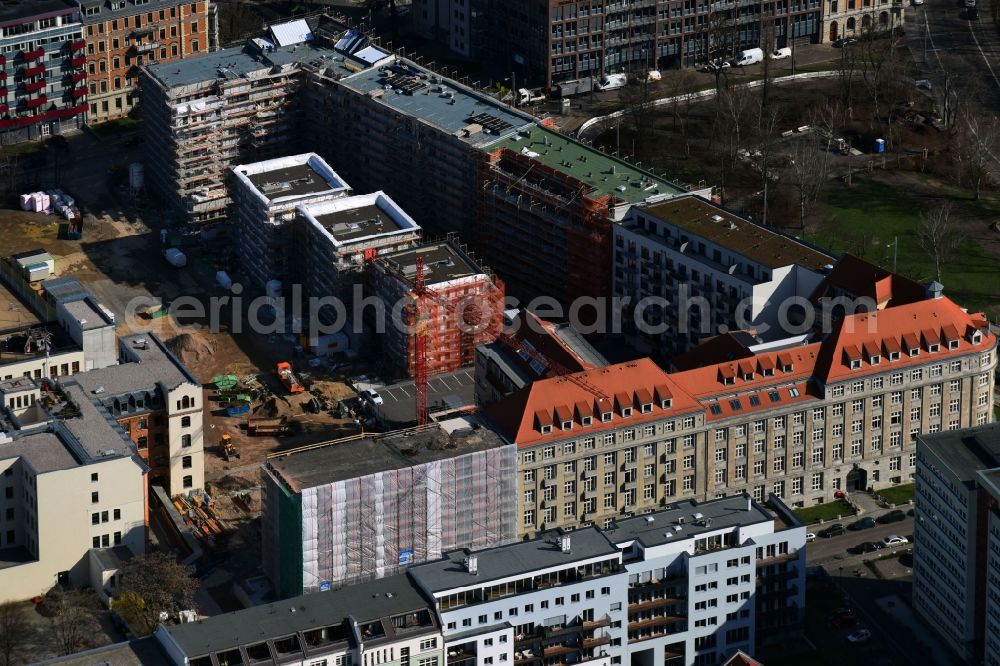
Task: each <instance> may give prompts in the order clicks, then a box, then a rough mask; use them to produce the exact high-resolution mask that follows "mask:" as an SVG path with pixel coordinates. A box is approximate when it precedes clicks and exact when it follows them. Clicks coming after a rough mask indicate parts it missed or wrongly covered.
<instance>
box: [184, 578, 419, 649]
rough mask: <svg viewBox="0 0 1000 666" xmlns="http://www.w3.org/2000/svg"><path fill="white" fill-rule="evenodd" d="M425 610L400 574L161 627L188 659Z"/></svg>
mask: <svg viewBox="0 0 1000 666" xmlns="http://www.w3.org/2000/svg"><path fill="white" fill-rule="evenodd" d="M429 608H430V604H429V603H428V601H427V600H426V599H425V598H424V597H423V595H422V594H421V593H420V591H419V590H418V589H417V588H416V587H415V586H414V585H413V583H412V582H411V581H410V580H409V578H407V576H406V574H400V575H396V576H388V577H386V578H379V579H376V580H372V581H367V582H364V583H358V584H357V585H350V586H348V587H344V588H340V589H338V590H330V591H328V592H317V593H314V594H309V595H303V596H300V597H295V598H292V599H285V600H283V601H278V602H275V603H271V604H265V605H263V606H255V607H253V608H247V609H244V610H240V611H236V612H233V613H225V614H223V615H216V616H213V617H210V618H206V619H204V620H198V621H197V622H189V623H186V624H181V625H176V626H170V627H166V631H167V632H168V633H169V634H170V636H171V638H173V639H174V640H175V641H176V642H177V644H178V645H179V646H180V647H181V649H182V650H183V651H184V653H185V655H186V656H188V657H198V656H202V655H206V654H209V653H212V652H218V651H220V650H227V649H231V648H234V647H237V646H240V645H251V644H254V643H260V642H262V641H266V640H268V639H274V638H280V637H282V636H288V635H291V634H294V633H297V632H302V631H308V630H310V629H318V628H322V627H330V626H335V625H340V624H341V623H342V622H343V621H344V619H345V618H347V617H348V616H351V617H353V618H354V619H355V620H357V621H358V622H359V623H363V622H371V621H374V620H378V619H380V618H387V617H391V616H394V615H399V614H403V613H408V612H410V611H418V610H427V609H429Z"/></svg>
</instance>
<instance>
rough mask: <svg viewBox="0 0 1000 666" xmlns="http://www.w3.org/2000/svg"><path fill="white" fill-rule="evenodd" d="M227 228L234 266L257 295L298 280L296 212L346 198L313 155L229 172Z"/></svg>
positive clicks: (337, 178)
mask: <svg viewBox="0 0 1000 666" xmlns="http://www.w3.org/2000/svg"><path fill="white" fill-rule="evenodd" d="M232 178H233V185H232V187H230V188H229V189H230V193H231V197H232V200H233V203H234V205H233V216H232V219H233V222H234V224H235V231H236V234H237V247H238V252H239V258H240V265H241V267H242V269H243V272H244V273H245V274H246V276H247V277H248V278H249V279H250V281H251V283H252V284H253V285H254V286H255V287H257V288H258V289H263V288H264V286H265V285H266V284H267V283H268V282H270V281H272V280H276V281H278V282H279V283H283V284H288V283H290V282H291V278H292V276H293V273H294V274H295V276H296V277H298V276H299V271H300V270H301V264H300V262H301V251H300V247H299V246H297V244H296V242H295V241H296V237H295V233H294V226H295V224H294V223H295V220H296V217H297V213H296V208H297V207H298V206H299V205H301V204H308V203H320V202H324V201H330V200H332V199H337V198H340V197H346V196H349V195H350V194H351V188H350V186H349V185H348V184H347V183H345V182H344V181H343V180H341V178H340V176H338V175H337V174H336V173H335V172H334V170H333V169H331V168H330V165H329V164H327V163H326V162H325V161H324V160H323V159H322V158H321V157H320V156H319V155H317V154H316V153H303V154H301V155H291V156H288V157H278V158H275V159H271V160H265V161H263V162H255V163H253V164H242V165H239V166H236V167H234V168H233V171H232Z"/></svg>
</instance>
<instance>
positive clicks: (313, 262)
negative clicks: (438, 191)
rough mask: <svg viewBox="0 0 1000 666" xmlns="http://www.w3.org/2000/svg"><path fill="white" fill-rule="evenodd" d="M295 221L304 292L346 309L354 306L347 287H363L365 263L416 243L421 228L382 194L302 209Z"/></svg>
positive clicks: (377, 193) (361, 195)
mask: <svg viewBox="0 0 1000 666" xmlns="http://www.w3.org/2000/svg"><path fill="white" fill-rule="evenodd" d="M298 220H299V224H298V230H299V231H298V240H299V242H298V244H297V246H298V247H299V248H300V250H301V252H302V256H303V257H304V259H305V261H304V262H303V263H304V267H305V275H304V276H303V277H302V284H303V288H304V289H305V291H306V294H307V295H308V296H310V297H317V298H325V297H328V296H332V297H335V298H338V299H340V301H341V302H342V303H344V304H345V305H347V306H349V305H350V304H351V303H353V296H354V294H353V293H352V292H353V290H352V287H354V286H355V285H361V284H362V281H363V279H364V267H365V264H366V262H368V261H371V260H372V259H374V258H376V257H378V256H379V255H380V254H387V253H392V252H396V251H399V250H403V249H406V248H408V247H411V246H413V245H415V244H416V243H417V242H418V241H419V240H420V227H419V226H418V225H417V223H416V222H414V221H413V218H412V217H410V216H409V215H407V214H406V211H404V210H403V209H402V208H400V207H399V206H398V205H397V204H396V202H395V201H393V200H392V199H390V198H389V196H388V195H387V194H386V193H385V192H373V193H371V194H359V195H356V196H353V197H345V198H342V199H336V200H332V201H325V202H321V203H310V204H305V205H301V206H299V207H298ZM314 314H317V315H319V314H321V313H314ZM328 321H329V318H328V317H324V323H327V322H328Z"/></svg>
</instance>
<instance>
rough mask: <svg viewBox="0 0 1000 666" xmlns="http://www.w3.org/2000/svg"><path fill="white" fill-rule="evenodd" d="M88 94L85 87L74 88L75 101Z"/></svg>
mask: <svg viewBox="0 0 1000 666" xmlns="http://www.w3.org/2000/svg"><path fill="white" fill-rule="evenodd" d="M86 94H87V89H86V88H85V87H82V86H81V87H79V88H73V99H80V98H81V97H83V96H84V95H86Z"/></svg>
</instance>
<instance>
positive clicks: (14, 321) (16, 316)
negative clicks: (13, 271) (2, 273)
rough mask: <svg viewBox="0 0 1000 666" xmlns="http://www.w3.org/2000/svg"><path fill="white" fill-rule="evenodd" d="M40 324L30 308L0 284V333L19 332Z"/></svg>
mask: <svg viewBox="0 0 1000 666" xmlns="http://www.w3.org/2000/svg"><path fill="white" fill-rule="evenodd" d="M40 323H41V320H40V319H39V318H38V317H36V316H35V313H34V312H32V311H31V308H29V307H28V306H27V304H25V302H24V301H22V300H21V299H20V298H18V297H17V296H16V295H14V293H13V292H11V291H10V290H9V289H7V287H6V285H4V284H3V282H0V333H4V332H7V331H19V330H22V329H25V328H28V327H30V326H37V325H38V324H40Z"/></svg>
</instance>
